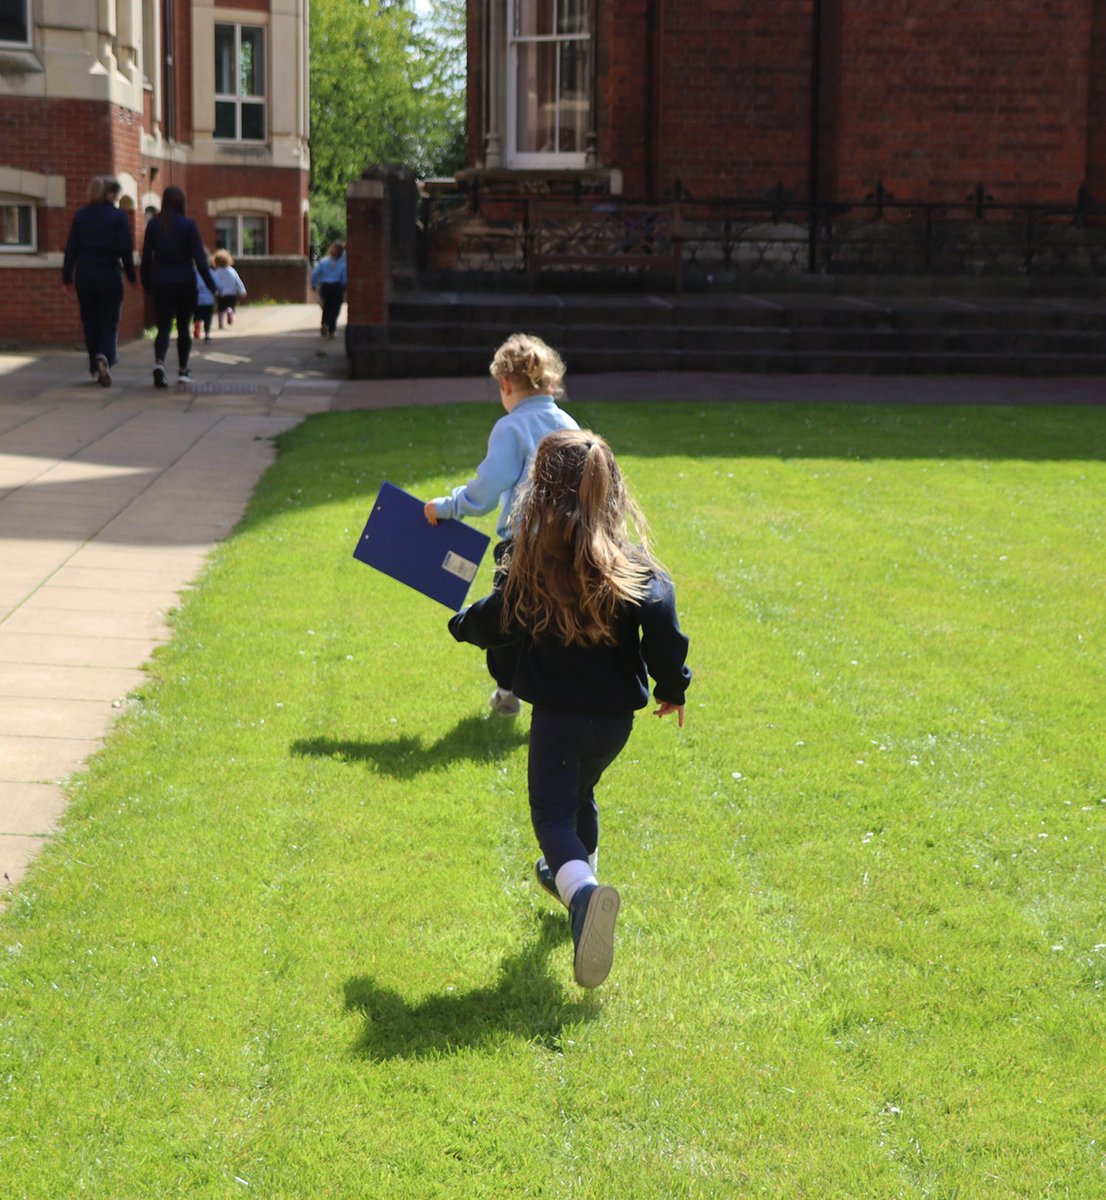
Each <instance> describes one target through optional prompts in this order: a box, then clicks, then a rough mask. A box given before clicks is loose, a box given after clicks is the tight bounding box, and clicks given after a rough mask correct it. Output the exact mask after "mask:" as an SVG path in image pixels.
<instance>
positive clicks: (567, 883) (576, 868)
mask: <svg viewBox="0 0 1106 1200" xmlns="http://www.w3.org/2000/svg"><path fill="white" fill-rule="evenodd" d="M598 882H599V880H598V879H596V878H595V875H594V874H593V873H592V869H591V867H590V866H589V865H588V864H587V863H586V862H584V860H583V859H581V858H573V859H571V860H570V861H568V862H566V863H565V865H564V866H563V867H561V869H560V870H559V871H558V872H557V891H558V892H559V893H560V897H561V899H562V900H563V901H564V902H565V904H571V903H572V897H573V896H575V895H576V893H577V892H578V891H579V890H580V889H581V888H582V887H583V886H584V884H585V883H598Z"/></svg>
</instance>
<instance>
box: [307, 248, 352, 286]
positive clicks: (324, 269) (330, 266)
mask: <svg viewBox="0 0 1106 1200" xmlns="http://www.w3.org/2000/svg"><path fill="white" fill-rule="evenodd" d="M324 283H340V284H341V285H342V287H345V286H346V283H347V278H346V256H345V255H344V254H343V255H342V256H341V258H334V257H332V256H331V255H329V254H326V255H324V256H323V257H322V258H320V259H319V261H318V262H317V263H316V264H315V269H314V270H313V271H312V272H311V286H312V287H313V288H317V287H319V285H320V284H324Z"/></svg>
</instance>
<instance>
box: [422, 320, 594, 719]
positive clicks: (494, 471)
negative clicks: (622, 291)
mask: <svg viewBox="0 0 1106 1200" xmlns="http://www.w3.org/2000/svg"><path fill="white" fill-rule="evenodd" d="M489 370H490V372H491V376H492V378H493V379H494V380H495V381H496V382H497V383H498V384H499V396H500V400H501V401H502V402H503V407H504V408H505V409H506V410H507V415H506V416H505V417H500V418H499V420H498V421H496V423H495V425H493V426H492V431H491V434H490V436H489V437H488V453H487V454H486V455H485V456H484V461H483V462H482V463H481V464H480V465H479V466H478V467H477V468H476V475H475V476H474V477H473V478H472V479H470V480H469V481H468V483H463V484H461V485H460V486H459V487H455V488H454V489H453V491H452V492H450V494H449V495H448V496H439V497H438V498H437V499H435V500H430V501H428V502H427V504H426V506H425V509H424V511H425V513H426V519H427V520H428V521H429V522H430V524H431V525H437V523H438V521H439V520H446V519H452V520H460V519H461V518H463V517H478V516H482V515H483V514H484V513H487V512H491V510H492V509H493V508H495V506H496V505H497V504H498V505H499V506H500V512H499V520H498V521H497V522H496V528H495V531H496V533H497V534H498V536H499V538H500V539H501V540H500V542H499V544H498V545H497V546H496V547H495V550H494V552H493V557H494V559H495V563H496V566H497V567H498V566H499V564H500V562H502V560H503V557H504V555H505V554H506V553H507V551H508V549H509V548H510V545H511V538H512V536H513V529H512V524H511V521H512V509H513V508H514V504H515V498H516V496H517V495H518V492H519V489H520V488H521V486H522V484H523V483H525V482H526V477H527V476H528V475H529V473H530V464H531V463H532V462H533V461H534V454H535V453H536V451H537V448H538V443H539V442H540V441H541V440H542V438H543V437H545V435H546V434H547V433H553V432H554V431H555V430H558V429H579V428H580V427H579V425H577V424H576V422H575V421H574V420H573V419H572V418H571V417H570V416H569V415H568V413H566V412H564V411H563V410H562V409H561V408H559V407H558V406H557V398H558V397H560V396H562V395H563V394H564V387H563V386H562V385H563V382H564V375H565V365H564V363H563V362H562V361H561V356H560V355H559V354H558V353H557V352H556V350H554V349H553V348H552V347H550V346H547V345H546V344H545V342H543V341H542V340H541V338H539V337H535V336H534V335H533V334H528V333H514V334H512V335H511V336H510V337H509V338H508V339H507V340H506V341H505V342H504V343H503V345H502V346H500V347H499V349H498V350H497V351H496V352H495V356H494V358H493V359H492V362H491V366H490V367H489ZM497 575H498V572H497ZM488 672H489V673H490V674H491V676H492V678H493V679H494V680H495V683H496V688H495V691H494V692H492V695H491V699H490V701H489V703H490V704H491V706H492V708H493V709H495V711H496V712H498V713H500V714H501V715H503V716H515V715H516V714H517V713H518V712H519V710H520V707H521V706H520V704H519V701H518V697H517V696H516V695H515V694H514V692H513V690H512V684H513V682H514V653H513V651H512V650H510V649H508V651H506V652H504V651H503V650H489V651H488Z"/></svg>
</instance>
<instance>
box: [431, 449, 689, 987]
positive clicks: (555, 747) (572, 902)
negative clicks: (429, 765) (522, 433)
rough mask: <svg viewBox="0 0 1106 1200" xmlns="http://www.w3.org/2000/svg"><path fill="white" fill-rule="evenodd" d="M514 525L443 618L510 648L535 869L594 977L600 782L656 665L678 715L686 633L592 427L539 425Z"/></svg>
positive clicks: (599, 901)
mask: <svg viewBox="0 0 1106 1200" xmlns="http://www.w3.org/2000/svg"><path fill="white" fill-rule="evenodd" d="M629 522H632V523H633V525H634V528H635V530H636V533H637V537H638V541H637V542H634V541H633V540H632V539H631V536H630V530H629ZM514 530H515V538H514V540H513V542H512V544H511V547H510V550H509V553H508V555H507V557H506V558H505V559H504V562H503V564H502V566H503V567H504V568H505V572H504V574H503V576H502V577H501V578H500V579H499V580H498V581H497V586H496V588H495V590H494V591H493V592H492V593H491V595H489V596H486V597H484V599H482V600H478V601H477V602H476V603H475V604H473V605H471V606H470V607H469V608H467V609H464V610H463V611H462V612H460V613H458V614H456V616H454V617H453V618H451V620H450V622H449V628H450V632H451V633H452V634H453V636H454V637H455V638H456V639H457V640H458V641H461V642H471V643H473V644H474V645H477V646H480V647H482V648H484V649H486V650H487V649H492V648H497V649H500V650H502V651H503V652H504V654H505V655H506V654H508V653H509V654H510V655H511V656H513V661H514V676H513V684H512V690H513V691H514V693H515V695H517V696H519V697H520V698H521V699H523V700H526V701H528V702H529V703H530V704H532V705H533V716H532V719H531V723H530V763H529V771H528V774H529V790H530V817H531V821H532V823H533V826H534V833H535V834H536V836H537V839H538V844H539V846H540V847H541V850H542V857H541V858H539V859H538V861H537V863H536V865H535V872H536V874H537V878H538V882H539V883H540V884H541V885H542V887H544V888H545V889H546V891H548V892H550V894H552V895H553V896H555V897H556V898H557V899H559V900H560V901H561V902H562V903H563V904H564V905H565V906H566V907H567V908H568V910H569V916H570V919H571V923H572V936H573V943H574V946H575V957H574V973H575V977H576V981H577V983H579V984H580V985H581V986H582V987H597V986H598V985H599V984H600V983H602V982H603V980H604V979H606V977H607V975H608V973H609V972H610V969H611V964H612V962H613V958H614V926H615V919H616V917H617V915H618V908H619V903H620V901H619V895H618V892H617V891H616V889H615V888H613V887H610V886H609V885H605V884H600V883H599V880H598V878H597V877H596V869H597V866H598V846H599V813H598V808H597V806H596V802H595V786H596V784H597V783H598V782H599V779H600V777H601V776H602V774H603V772H604V771H605V770H606V769H607V767H608V766H610V764H611V763H612V762H614V760H615V758H617V757H618V754H619V752H620V751H621V750H622V748H623V746H624V745H625V744H626V742H627V740H628V738H629V736H630V732H631V730H632V728H633V721H634V713H635V711H636V710H638V709H640V708H644V707H645V706H646V705H647V704H648V703H649V677H650V676H652V678H653V680H654V681H655V688H654V691H653V695H654V698H655V699H656V701H657V704H658V707H657V708H656V709H655V710H654V711H655V714H656V715H657V716H659V717H663V716H667V715H669V714H673V713H674V714H676V715H677V717H678V720H679V724H680V725H681V726H682V725H683V723H684V693H685V690H686V688H687V685H688V683H689V682H690V680H691V672H690V671H689V670H688V668H687V667H686V666H685V658H686V656H687V646H688V642H687V638H686V637H685V636H684V634H683V633H682V631H681V630H680V625H679V621H678V620H677V617H676V598H675V592H674V589H673V586H672V581H671V579H670V578H669V577H668V575H667V573H666V572H665V571H664V570H663V569H662V568H661V566H660V565H659V564H658V563H657V561H656V559H654V558H653V557H652V555H651V554H650V553H649V550H648V548H647V545H646V541H645V520H644V517H643V516H642V514H641V512H640V510H639V509H638V507H637V505H636V504H635V503H634V501H633V499H632V497H631V496H630V494H629V492H628V490H627V488H626V485H625V483H624V482H623V479H622V473H621V471H620V470H619V468H618V464H617V463H616V462H615V458H614V455H613V454H612V453H611V448H610V447H609V446H608V445H607V443H606V442H605V441H604V440H603V439H602V438H601V437H599V436H598V435H597V434H594V433H592V432H590V431H589V430H578V429H566V430H561V431H559V432H556V433H551V434H548V435H547V436H546V437H544V438H543V439H542V441H541V443H540V444H539V445H538V448H537V454H536V456H535V458H534V464H533V467H532V469H531V472H530V476H529V480H528V482H527V485H526V488H525V490H524V491H523V493H522V495H521V496H520V498H519V500H518V503H517V506H516V509H515V521H514Z"/></svg>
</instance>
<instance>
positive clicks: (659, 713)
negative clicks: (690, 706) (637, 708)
mask: <svg viewBox="0 0 1106 1200" xmlns="http://www.w3.org/2000/svg"><path fill="white" fill-rule="evenodd" d="M670 713H678V714H679V718H680V728H681V729H683V727H684V706H683V705H682V704H670V703H669V702H668V701H667V700H662V701H661V706H660V708H657V709H654V710H653V716H654V717H667V716H668V715H669V714H670Z"/></svg>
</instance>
